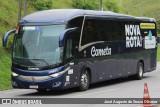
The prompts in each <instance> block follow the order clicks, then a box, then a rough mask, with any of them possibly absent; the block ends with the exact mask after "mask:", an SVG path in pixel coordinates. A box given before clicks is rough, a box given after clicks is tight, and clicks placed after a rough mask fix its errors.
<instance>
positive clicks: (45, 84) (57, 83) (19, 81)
mask: <svg viewBox="0 0 160 107" xmlns="http://www.w3.org/2000/svg"><path fill="white" fill-rule="evenodd" d="M40 78H42V79H43V80H40ZM44 78H47V76H46V77H41V76H39V77H35V76H23V77H14V76H12V87H13V88H21V89H45V90H47V89H53V90H61V89H63V86H64V84H63V75H60V76H58V77H56V78H53V77H52V78H48V79H44Z"/></svg>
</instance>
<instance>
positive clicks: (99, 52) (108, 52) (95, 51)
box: [91, 46, 111, 57]
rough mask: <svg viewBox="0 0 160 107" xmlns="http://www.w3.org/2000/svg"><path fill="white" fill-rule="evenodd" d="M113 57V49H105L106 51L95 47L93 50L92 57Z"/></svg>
mask: <svg viewBox="0 0 160 107" xmlns="http://www.w3.org/2000/svg"><path fill="white" fill-rule="evenodd" d="M106 55H111V48H108V47H106V48H104V49H96V48H95V47H94V46H93V47H92V48H91V56H92V57H95V56H106Z"/></svg>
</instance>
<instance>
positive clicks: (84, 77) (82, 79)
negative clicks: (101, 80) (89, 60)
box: [81, 73, 88, 87]
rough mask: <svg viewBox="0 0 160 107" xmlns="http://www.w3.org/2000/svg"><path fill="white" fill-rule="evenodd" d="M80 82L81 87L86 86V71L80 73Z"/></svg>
mask: <svg viewBox="0 0 160 107" xmlns="http://www.w3.org/2000/svg"><path fill="white" fill-rule="evenodd" d="M81 84H82V85H83V87H86V86H87V85H88V77H87V74H86V73H84V74H82V76H81Z"/></svg>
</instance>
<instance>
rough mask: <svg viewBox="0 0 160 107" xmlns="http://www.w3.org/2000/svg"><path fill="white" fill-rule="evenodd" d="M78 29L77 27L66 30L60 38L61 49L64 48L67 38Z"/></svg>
mask: <svg viewBox="0 0 160 107" xmlns="http://www.w3.org/2000/svg"><path fill="white" fill-rule="evenodd" d="M76 29H77V27H74V28H69V29H66V30H65V31H63V32H62V33H61V34H60V36H59V47H63V46H64V41H65V38H66V37H67V36H68V35H69V34H70V33H72V32H74V31H75V30H76Z"/></svg>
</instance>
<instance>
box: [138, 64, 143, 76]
mask: <svg viewBox="0 0 160 107" xmlns="http://www.w3.org/2000/svg"><path fill="white" fill-rule="evenodd" d="M139 76H140V77H142V76H143V68H142V66H139Z"/></svg>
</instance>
